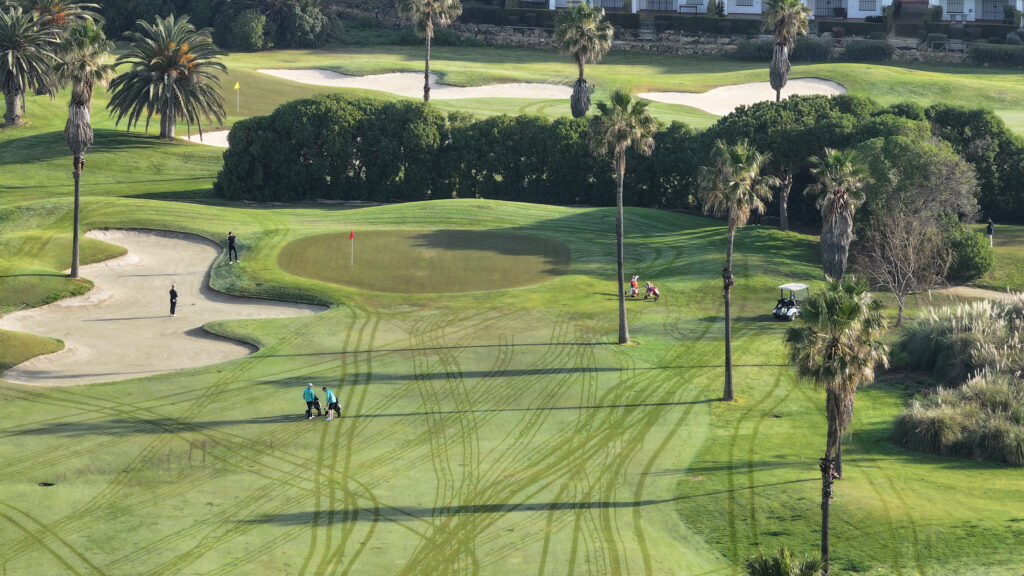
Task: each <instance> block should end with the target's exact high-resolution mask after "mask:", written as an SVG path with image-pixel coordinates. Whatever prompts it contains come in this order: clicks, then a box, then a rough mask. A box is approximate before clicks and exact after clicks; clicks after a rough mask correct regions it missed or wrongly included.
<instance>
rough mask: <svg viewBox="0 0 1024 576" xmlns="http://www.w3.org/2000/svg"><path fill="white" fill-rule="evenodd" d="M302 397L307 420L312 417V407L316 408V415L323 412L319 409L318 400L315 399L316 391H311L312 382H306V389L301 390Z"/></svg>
mask: <svg viewBox="0 0 1024 576" xmlns="http://www.w3.org/2000/svg"><path fill="white" fill-rule="evenodd" d="M302 399H303V400H305V401H306V418H307V419H309V420H312V419H313V408H316V415H317V416H319V415H320V414H322V413H323V412H322V411H321V410H320V401H318V400H317V399H316V393H315V392H313V383H312V382H310V383H309V384H306V389H305V390H303V391H302Z"/></svg>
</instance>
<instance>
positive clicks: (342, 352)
mask: <svg viewBox="0 0 1024 576" xmlns="http://www.w3.org/2000/svg"><path fill="white" fill-rule="evenodd" d="M525 346H618V343H617V342H538V343H536V344H467V345H465V346H429V347H423V348H376V349H373V350H340V351H337V352H306V353H299V354H267V355H266V356H261V357H262V358H292V357H303V356H348V355H351V354H385V353H387V354H391V353H395V352H432V351H440V350H469V349H473V348H506V347H525Z"/></svg>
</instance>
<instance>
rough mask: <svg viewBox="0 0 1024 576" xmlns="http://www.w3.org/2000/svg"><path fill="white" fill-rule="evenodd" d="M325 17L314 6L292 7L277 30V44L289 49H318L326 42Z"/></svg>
mask: <svg viewBox="0 0 1024 576" xmlns="http://www.w3.org/2000/svg"><path fill="white" fill-rule="evenodd" d="M327 30H328V28H327V17H326V16H324V14H323V13H322V12H321V11H320V9H319V8H316V7H315V6H309V7H307V8H305V9H302V8H300V7H299V6H292V7H291V9H290V10H288V15H287V16H286V17H285V19H284V21H283V22H281V24H280V25H279V26H278V28H277V35H276V37H277V44H278V45H279V46H287V47H290V48H318V47H320V46H322V45H323V44H324V42H326V40H327Z"/></svg>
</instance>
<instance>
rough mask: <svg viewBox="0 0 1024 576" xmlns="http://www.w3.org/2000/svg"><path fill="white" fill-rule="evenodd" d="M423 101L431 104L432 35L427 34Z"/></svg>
mask: <svg viewBox="0 0 1024 576" xmlns="http://www.w3.org/2000/svg"><path fill="white" fill-rule="evenodd" d="M423 102H425V103H427V104H430V35H429V34H428V35H427V59H426V65H425V66H424V67H423Z"/></svg>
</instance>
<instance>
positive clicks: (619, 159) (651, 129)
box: [590, 89, 658, 344]
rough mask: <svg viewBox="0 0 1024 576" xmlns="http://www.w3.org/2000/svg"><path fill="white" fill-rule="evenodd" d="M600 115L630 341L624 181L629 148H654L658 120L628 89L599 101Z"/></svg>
mask: <svg viewBox="0 0 1024 576" xmlns="http://www.w3.org/2000/svg"><path fill="white" fill-rule="evenodd" d="M597 110H598V114H597V116H594V118H592V119H591V121H590V145H591V148H592V149H593V150H594V151H595V152H597V153H599V154H602V155H609V156H611V157H612V160H613V163H614V165H615V208H616V212H615V248H616V254H617V257H618V273H619V344H628V343H629V327H628V326H627V324H626V293H625V291H624V290H623V288H624V285H623V266H622V262H623V254H622V239H623V236H624V232H623V222H622V182H623V179H624V178H625V177H626V151H627V150H629V149H630V148H633V149H634V150H636V151H637V152H639V153H640V154H643V155H644V156H650V155H651V152H652V151H653V150H654V133H655V132H657V131H658V123H657V121H656V120H655V119H654V118H652V117H651V113H650V111H649V110H648V109H647V101H646V100H640V99H637V100H633V98H632V97H631V96H630V95H629V92H627V91H625V90H621V89H620V90H616V91H614V92H612V94H611V98H610V99H609V101H608V102H603V101H602V102H598V103H597Z"/></svg>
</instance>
